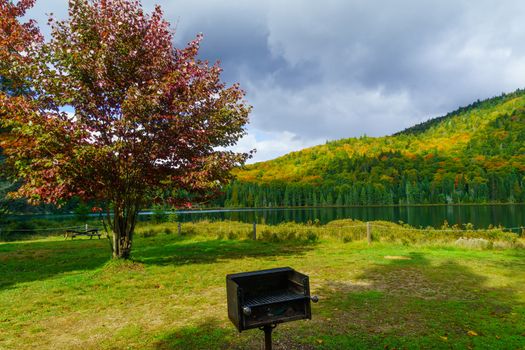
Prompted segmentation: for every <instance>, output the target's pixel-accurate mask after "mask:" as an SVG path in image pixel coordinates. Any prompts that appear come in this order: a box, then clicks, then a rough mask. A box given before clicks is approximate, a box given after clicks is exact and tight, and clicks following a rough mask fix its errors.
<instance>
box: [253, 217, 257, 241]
mask: <svg viewBox="0 0 525 350" xmlns="http://www.w3.org/2000/svg"><path fill="white" fill-rule="evenodd" d="M252 239H253V240H254V241H256V240H257V223H256V222H255V221H254V222H253V233H252Z"/></svg>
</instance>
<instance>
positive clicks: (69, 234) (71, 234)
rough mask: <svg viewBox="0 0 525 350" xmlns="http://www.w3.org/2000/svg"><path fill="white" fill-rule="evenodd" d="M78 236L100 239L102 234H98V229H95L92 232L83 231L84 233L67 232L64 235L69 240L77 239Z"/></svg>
mask: <svg viewBox="0 0 525 350" xmlns="http://www.w3.org/2000/svg"><path fill="white" fill-rule="evenodd" d="M77 236H88V237H89V239H92V238H93V237H95V236H96V237H98V239H100V236H102V234H101V233H99V232H98V228H93V229H91V230H83V231H80V230H66V232H65V233H64V237H65V238H66V239H67V238H71V239H73V238H75V237H77Z"/></svg>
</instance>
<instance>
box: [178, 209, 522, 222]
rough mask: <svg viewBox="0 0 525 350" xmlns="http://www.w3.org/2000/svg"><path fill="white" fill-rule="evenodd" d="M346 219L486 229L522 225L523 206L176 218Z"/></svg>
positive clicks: (302, 211)
mask: <svg viewBox="0 0 525 350" xmlns="http://www.w3.org/2000/svg"><path fill="white" fill-rule="evenodd" d="M346 218H351V219H358V220H363V221H372V220H386V221H393V222H399V221H402V222H405V223H408V224H410V225H412V226H415V227H426V226H431V227H441V226H442V225H443V223H444V221H445V220H446V221H447V222H448V223H449V224H450V225H454V224H458V225H464V224H467V223H471V224H473V225H474V226H475V227H476V228H487V227H489V225H493V226H497V225H501V226H503V227H520V226H525V205H522V204H519V205H455V206H403V207H394V206H389V207H338V208H280V209H240V210H227V211H203V212H195V211H193V212H180V213H179V220H181V221H197V220H202V219H208V220H234V221H243V222H254V221H255V222H258V223H262V222H265V223H267V224H271V225H275V224H279V223H282V222H287V221H295V222H307V221H315V220H319V221H320V222H321V223H323V224H324V223H327V222H329V221H332V220H336V219H346Z"/></svg>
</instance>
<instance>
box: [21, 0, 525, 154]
mask: <svg viewBox="0 0 525 350" xmlns="http://www.w3.org/2000/svg"><path fill="white" fill-rule="evenodd" d="M142 3H143V5H144V7H145V8H147V9H151V8H153V6H154V5H155V4H159V5H161V7H162V8H163V10H164V13H165V16H166V18H167V19H168V20H169V21H170V22H171V23H172V24H173V27H174V28H176V35H175V41H176V42H175V44H176V45H177V46H179V47H180V46H184V45H185V44H186V43H187V42H188V41H190V40H191V39H193V38H194V37H195V34H197V33H199V32H202V33H203V34H204V42H203V44H202V49H201V57H202V58H206V59H208V60H210V61H212V62H213V61H215V60H220V61H221V65H222V67H223V68H224V75H223V78H224V80H226V81H227V82H230V83H233V82H239V83H240V84H241V86H242V87H243V89H244V90H246V92H247V100H248V102H249V103H250V104H251V105H252V106H253V112H252V114H251V122H250V125H249V126H248V135H247V136H246V137H245V138H244V139H243V140H241V141H240V142H239V144H238V146H237V149H239V150H250V149H253V148H255V149H257V153H256V155H255V157H254V159H252V162H254V161H262V160H267V159H271V158H275V157H277V156H280V155H283V154H285V153H288V152H290V151H294V150H299V149H301V148H304V147H308V146H313V145H316V144H320V143H324V142H325V141H326V140H334V139H339V138H346V137H353V136H360V135H363V134H367V135H369V136H382V135H388V134H391V133H393V132H396V131H399V130H402V129H403V128H405V127H408V126H411V125H413V124H415V123H417V122H420V121H423V120H427V119H429V118H431V117H435V116H439V115H442V114H444V113H447V112H449V111H451V110H453V109H455V108H457V107H458V106H462V105H465V104H469V103H471V102H473V101H474V100H476V99H478V98H479V99H484V98H487V97H491V96H494V95H499V94H501V93H502V92H510V91H513V90H515V89H517V88H523V87H525V44H524V43H525V24H523V23H524V22H523V18H525V2H524V1H519V0H517V1H495V0H494V1H485V0H478V1H470V0H469V1H462V0H454V1H448V0H446V1H445V0H439V1H437V0H435V1H425V0H397V1H388V0H383V1H376V0H340V1H336V0H323V1H310V0H302V1H298V0H297V1H295V0H286V1H285V0H280V1H279V0H276V1H271V0H270V1H260V0H235V1H234V0H228V1H225V0H199V1H179V0H158V1H149V0H143V2H142ZM66 12H67V1H65V0H37V3H36V5H35V7H34V8H33V9H32V10H31V12H30V13H29V17H32V18H36V19H37V20H38V22H39V24H40V25H41V27H45V23H46V19H47V16H46V13H54V15H55V17H58V18H64V16H65V14H66ZM42 29H43V30H44V32H46V30H47V29H45V28H42ZM47 32H48V30H47Z"/></svg>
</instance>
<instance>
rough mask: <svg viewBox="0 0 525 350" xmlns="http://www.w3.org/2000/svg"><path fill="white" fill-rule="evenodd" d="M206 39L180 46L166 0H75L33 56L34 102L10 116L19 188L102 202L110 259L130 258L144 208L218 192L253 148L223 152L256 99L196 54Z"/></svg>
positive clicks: (55, 198) (51, 197)
mask: <svg viewBox="0 0 525 350" xmlns="http://www.w3.org/2000/svg"><path fill="white" fill-rule="evenodd" d="M201 39H202V38H201V35H199V36H197V38H196V39H195V40H194V41H192V42H190V43H189V44H188V46H187V47H186V48H184V49H176V48H174V47H173V44H172V40H173V38H172V31H171V29H170V27H169V23H168V22H167V21H165V20H164V19H163V15H162V12H161V9H160V8H159V7H156V8H155V10H154V11H153V12H152V13H151V14H146V13H144V11H143V9H142V7H141V4H140V3H139V2H138V1H133V0H92V1H88V0H70V1H69V18H68V19H67V20H65V21H58V22H56V21H52V38H51V40H50V41H49V42H48V43H45V44H44V45H42V46H41V47H37V49H36V50H35V52H30V55H32V56H34V57H37V58H38V59H37V60H36V61H37V62H36V63H34V64H32V67H31V68H30V69H28V71H30V72H32V74H33V76H32V77H31V79H29V80H30V83H31V84H32V85H31V88H32V90H33V91H34V101H33V102H32V104H33V106H36V110H35V109H34V108H18V109H17V110H14V109H13V110H12V113H10V114H9V116H8V118H7V120H8V124H9V125H10V127H11V130H12V131H11V137H10V138H9V139H7V140H6V141H4V142H3V147H4V149H5V153H6V155H7V161H8V162H9V164H10V165H11V166H12V167H13V168H15V169H16V173H17V175H18V176H19V177H21V178H22V179H23V184H22V186H21V188H20V189H19V190H18V192H17V195H19V196H25V197H28V198H29V199H30V200H31V201H34V202H42V201H43V202H49V203H60V202H61V201H63V200H67V199H68V198H71V197H72V196H79V197H81V198H83V199H85V200H98V201H100V202H101V203H104V205H103V206H104V208H105V210H104V215H105V218H106V220H107V222H108V224H109V227H110V228H111V232H112V239H111V240H110V241H111V243H112V250H113V257H115V258H129V257H130V253H131V249H132V242H133V232H134V229H135V224H136V221H137V215H138V213H139V211H140V209H141V208H143V206H144V205H145V204H146V203H148V202H149V201H151V200H154V199H155V196H156V195H157V194H158V193H159V192H164V193H170V194H172V196H171V197H170V198H169V199H170V200H171V201H172V202H173V203H176V202H177V201H180V197H178V196H177V195H176V193H177V192H180V191H184V192H185V193H189V194H190V195H191V197H192V198H207V197H209V196H212V195H213V194H215V193H216V192H218V191H220V189H221V186H222V185H223V184H224V183H225V182H226V181H227V180H228V179H229V177H230V170H231V169H232V168H233V167H235V166H237V165H240V164H242V163H244V161H245V160H246V159H247V157H248V156H249V155H248V154H245V153H235V152H232V151H227V150H226V149H227V148H228V147H229V146H232V145H234V144H235V143H236V142H237V141H238V140H239V138H240V137H242V136H243V135H244V134H245V128H244V127H245V125H246V123H247V121H248V114H249V111H250V107H249V106H248V105H246V104H245V102H244V92H243V91H242V90H241V89H240V88H239V86H238V85H237V84H233V85H231V86H227V85H226V84H225V83H223V82H222V81H221V79H220V74H221V68H220V67H219V65H218V63H216V64H214V65H210V64H208V62H206V61H201V60H199V59H198V58H197V54H198V50H199V43H200V41H201ZM68 109H69V110H70V112H66V111H67V110H68ZM174 189H175V190H174Z"/></svg>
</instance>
